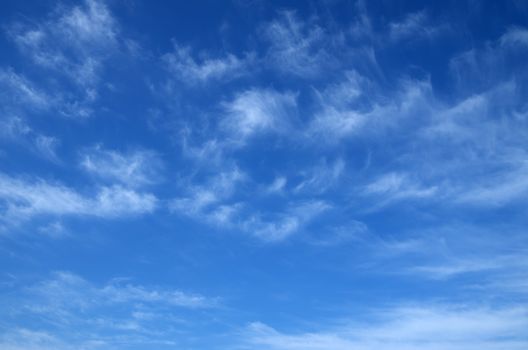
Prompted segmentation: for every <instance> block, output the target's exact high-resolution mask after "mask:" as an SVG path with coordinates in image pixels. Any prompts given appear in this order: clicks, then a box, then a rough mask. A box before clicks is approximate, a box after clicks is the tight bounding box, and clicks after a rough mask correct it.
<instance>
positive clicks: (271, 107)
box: [221, 89, 297, 143]
mask: <svg viewBox="0 0 528 350" xmlns="http://www.w3.org/2000/svg"><path fill="white" fill-rule="evenodd" d="M223 107H224V109H225V116H224V118H223V119H222V121H221V128H222V129H223V130H225V131H226V132H227V133H228V135H229V137H231V138H232V141H233V142H235V143H238V142H244V141H245V140H246V139H248V138H250V137H251V136H253V135H256V134H259V133H266V132H284V131H286V130H287V129H288V127H289V126H290V125H291V124H292V122H293V121H294V120H295V117H296V107H297V101H296V95H295V94H294V93H292V92H284V93H281V92H277V91H275V90H268V89H251V90H247V91H244V92H242V93H240V94H237V95H236V96H235V98H234V99H233V100H232V101H229V102H225V103H224V104H223Z"/></svg>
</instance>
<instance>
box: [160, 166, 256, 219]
mask: <svg viewBox="0 0 528 350" xmlns="http://www.w3.org/2000/svg"><path fill="white" fill-rule="evenodd" d="M247 179H248V178H247V175H246V174H245V173H243V172H242V171H241V170H239V169H238V168H233V169H230V170H226V171H224V172H222V173H220V174H217V175H215V176H213V177H211V178H210V179H209V180H208V181H206V182H205V183H204V184H203V185H199V186H190V188H189V191H188V192H189V196H184V197H180V198H175V199H173V200H172V202H171V204H170V209H171V210H173V211H174V212H179V213H182V214H185V215H188V216H191V217H195V218H199V219H202V218H205V219H206V220H207V221H210V222H212V223H216V224H228V223H229V220H227V219H228V218H229V217H231V216H232V215H233V214H235V212H236V210H237V205H236V204H235V205H233V204H232V203H231V204H230V202H229V201H230V199H231V197H232V196H233V195H234V194H235V192H236V190H237V187H238V186H239V185H240V184H242V183H243V182H245V181H247Z"/></svg>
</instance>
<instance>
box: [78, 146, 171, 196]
mask: <svg viewBox="0 0 528 350" xmlns="http://www.w3.org/2000/svg"><path fill="white" fill-rule="evenodd" d="M80 163H81V167H82V168H83V169H84V170H86V171H87V172H89V173H91V174H94V175H96V176H98V177H100V178H102V179H106V180H111V181H117V182H119V183H121V184H124V185H126V186H129V187H140V186H144V185H151V184H155V183H157V182H159V180H160V179H161V174H160V173H161V169H162V167H163V164H162V161H161V159H160V157H159V155H158V154H157V153H155V152H153V151H149V150H136V151H130V152H125V153H122V152H118V151H115V150H109V149H104V148H103V147H101V146H95V147H93V148H90V149H87V150H86V151H84V152H82V157H81V162H80Z"/></svg>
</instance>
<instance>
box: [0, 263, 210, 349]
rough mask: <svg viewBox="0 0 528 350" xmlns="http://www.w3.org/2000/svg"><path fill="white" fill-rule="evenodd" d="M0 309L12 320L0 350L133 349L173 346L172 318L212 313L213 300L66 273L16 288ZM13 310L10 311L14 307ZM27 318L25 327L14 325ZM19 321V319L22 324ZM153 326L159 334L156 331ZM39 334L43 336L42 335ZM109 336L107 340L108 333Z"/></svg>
mask: <svg viewBox="0 0 528 350" xmlns="http://www.w3.org/2000/svg"><path fill="white" fill-rule="evenodd" d="M9 298H10V301H11V302H13V304H11V305H10V306H8V305H6V307H7V310H8V311H9V313H10V318H12V319H13V325H17V324H20V327H19V328H16V326H14V327H13V328H12V329H11V330H10V331H5V330H4V331H2V332H0V346H1V347H2V349H38V350H43V349H50V350H51V349H60V350H62V349H101V348H102V349H109V348H112V349H113V348H118V347H119V348H121V347H123V346H125V347H130V346H137V345H139V344H142V345H144V344H150V346H156V345H158V346H159V345H162V344H163V345H169V344H170V345H175V343H174V341H171V338H172V337H173V336H174V334H175V333H174V332H175V330H174V328H175V325H178V326H179V328H181V325H182V322H181V321H180V320H179V319H178V318H177V317H175V314H176V313H177V312H178V313H181V312H183V311H186V312H193V311H196V310H206V309H210V308H215V307H216V306H217V305H218V300H217V299H216V298H208V297H205V296H203V295H200V294H194V293H187V292H183V291H181V290H179V289H172V288H161V287H151V286H143V285H138V284H133V283H130V282H127V281H126V280H123V279H116V280H111V281H109V282H107V283H105V284H102V285H100V284H94V283H91V282H89V281H87V280H85V279H83V278H82V277H80V276H78V275H75V274H73V273H70V272H55V273H53V275H52V276H51V278H49V279H46V280H43V281H41V282H39V283H36V284H33V285H31V286H29V287H25V288H22V289H21V290H19V293H17V295H16V296H15V297H14V299H13V297H12V296H10V297H9ZM15 304H16V305H17V306H16V307H15V306H14V305H15ZM20 317H31V318H33V319H34V320H35V322H34V323H33V324H32V325H30V326H27V325H26V326H25V327H26V328H23V326H22V325H23V324H24V323H17V322H18V320H20V319H21V318H20ZM22 320H23V318H22ZM159 322H162V323H163V324H164V327H163V328H164V330H159V329H158V327H159ZM42 329H45V330H46V331H42ZM109 331H111V335H110V333H109Z"/></svg>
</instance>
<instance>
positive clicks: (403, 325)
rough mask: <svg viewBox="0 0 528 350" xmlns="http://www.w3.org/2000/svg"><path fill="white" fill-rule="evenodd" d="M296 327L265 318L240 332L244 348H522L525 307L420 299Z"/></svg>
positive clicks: (527, 322)
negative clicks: (279, 326)
mask: <svg viewBox="0 0 528 350" xmlns="http://www.w3.org/2000/svg"><path fill="white" fill-rule="evenodd" d="M339 323H340V324H339V325H336V326H333V327H332V326H326V327H321V328H320V329H315V330H311V331H307V332H300V333H283V332H280V331H278V330H276V329H273V328H271V327H269V326H267V325H265V324H263V323H259V322H256V323H253V324H251V325H250V326H249V327H248V328H247V329H246V330H245V332H244V333H243V334H244V337H245V339H246V342H245V344H244V345H243V346H242V348H245V349H277V350H287V349H313V350H319V349H321V350H322V349H334V350H341V349H343V350H344V349H346V350H354V349H358V350H359V349H361V350H366V349H367V350H369V349H391V350H394V349H398V350H399V349H402V350H403V349H405V350H411V349H412V350H414V349H416V350H417V349H426V350H440V349H442V350H462V349H465V350H472V349H475V350H476V349H490V350H491V349H512V350H513V349H523V348H524V347H526V346H527V345H528V339H527V337H526V334H525V332H524V329H525V328H526V327H527V326H528V313H527V310H526V308H524V307H522V306H512V307H509V308H500V309H494V308H489V307H481V306H475V307H470V306H460V305H443V306H442V305H422V306H420V305H418V306H406V307H396V308H392V309H386V310H380V312H379V314H378V315H377V317H375V318H374V319H370V320H367V321H365V320H363V321H354V320H353V319H352V320H350V321H348V322H347V321H341V322H339Z"/></svg>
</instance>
